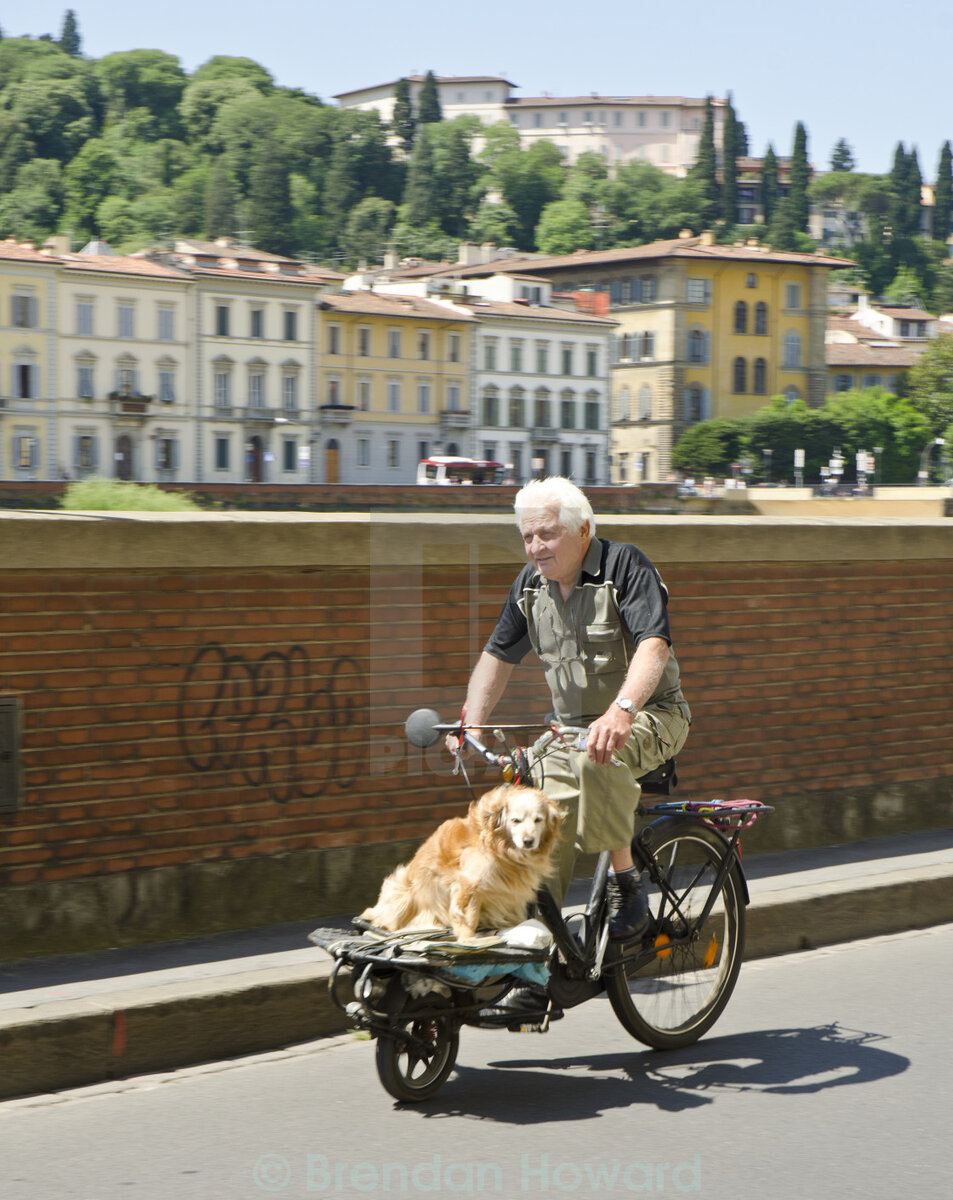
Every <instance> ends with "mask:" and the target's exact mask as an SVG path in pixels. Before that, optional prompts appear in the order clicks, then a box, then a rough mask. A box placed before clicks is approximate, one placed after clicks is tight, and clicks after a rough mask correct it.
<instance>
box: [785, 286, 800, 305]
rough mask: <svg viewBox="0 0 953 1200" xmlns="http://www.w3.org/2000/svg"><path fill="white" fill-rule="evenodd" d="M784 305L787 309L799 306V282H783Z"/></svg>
mask: <svg viewBox="0 0 953 1200" xmlns="http://www.w3.org/2000/svg"><path fill="white" fill-rule="evenodd" d="M784 306H785V308H787V309H789V310H796V309H799V308H800V307H801V285H800V284H799V283H788V284H785V286H784Z"/></svg>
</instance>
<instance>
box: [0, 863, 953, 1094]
mask: <svg viewBox="0 0 953 1200" xmlns="http://www.w3.org/2000/svg"><path fill="white" fill-rule="evenodd" d="M786 878H787V879H791V878H793V877H792V876H787V877H786ZM750 889H751V893H752V902H751V905H750V907H749V908H748V913H747V916H748V921H747V941H746V948H745V949H746V952H745V958H746V959H756V958H764V957H768V956H771V955H775V954H787V953H791V952H794V951H798V950H808V949H814V948H817V947H820V946H824V945H831V944H834V943H837V942H844V941H850V940H853V939H856V938H866V937H874V936H877V935H880V934H888V933H898V932H902V931H904V930H909V929H921V928H926V927H928V926H930V925H939V924H944V923H946V922H948V921H953V862H948V863H934V864H931V865H927V864H922V865H920V866H914V867H911V866H906V867H899V868H894V869H892V870H882V871H880V872H874V873H872V874H866V875H858V876H855V877H854V878H848V879H844V878H839V879H837V880H836V881H835V882H828V883H824V882H816V881H815V882H812V883H805V884H801V885H799V884H793V885H788V886H783V887H774V888H772V887H771V881H768V880H765V881H758V880H755V881H752V882H751V883H750ZM329 975H330V960H329V959H328V958H327V957H326V956H324V955H323V952H321V951H319V950H317V949H315V961H314V962H310V961H309V962H307V963H298V964H295V965H293V966H283V967H264V968H261V967H259V968H257V969H251V970H249V969H244V970H240V971H236V972H234V973H232V974H227V973H226V974H220V975H218V976H215V977H213V978H209V979H203V980H199V981H194V980H189V981H186V982H177V983H165V984H159V985H157V986H147V987H138V988H130V989H128V990H125V991H118V992H116V991H113V992H109V993H106V994H102V995H99V996H92V997H87V998H83V999H77V1000H69V1001H65V1000H64V1001H58V1002H53V1003H44V1004H38V1005H36V1006H35V1007H30V1008H17V1009H7V1010H4V1011H2V1012H0V1062H2V1063H3V1072H2V1077H0V1099H12V1098H14V1097H18V1096H26V1095H33V1094H37V1093H42V1092H50V1091H56V1090H60V1089H63V1088H71V1087H81V1086H84V1085H88V1084H93V1083H101V1082H104V1081H108V1080H113V1079H123V1078H126V1077H127V1076H130V1075H135V1074H140V1073H145V1072H154V1071H159V1070H168V1069H174V1068H177V1067H183V1066H187V1065H191V1064H195V1063H199V1062H205V1061H211V1060H217V1059H223V1058H234V1057H238V1056H241V1055H245V1054H254V1053H261V1052H263V1051H268V1050H277V1049H280V1048H282V1047H285V1046H288V1045H292V1044H295V1043H298V1042H305V1041H313V1040H314V1039H315V1038H318V1037H327V1036H331V1035H334V1034H340V1033H343V1032H345V1031H346V1030H347V1028H348V1025H347V1022H346V1019H345V1018H344V1015H343V1014H342V1013H341V1012H340V1011H339V1010H338V1009H337V1008H336V1007H335V1006H334V1005H333V1004H332V1003H331V1000H330V997H329V995H328V989H327V980H328V977H329Z"/></svg>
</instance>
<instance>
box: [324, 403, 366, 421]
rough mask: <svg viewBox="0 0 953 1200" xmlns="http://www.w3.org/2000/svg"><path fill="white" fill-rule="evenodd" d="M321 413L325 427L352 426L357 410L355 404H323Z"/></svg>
mask: <svg viewBox="0 0 953 1200" xmlns="http://www.w3.org/2000/svg"><path fill="white" fill-rule="evenodd" d="M319 411H320V413H321V423H322V424H323V425H350V423H351V421H352V420H353V418H354V413H355V412H356V411H357V410H356V408H355V407H354V405H353V404H322V405H321V407H320V409H319Z"/></svg>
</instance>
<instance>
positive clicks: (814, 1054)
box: [399, 1023, 910, 1125]
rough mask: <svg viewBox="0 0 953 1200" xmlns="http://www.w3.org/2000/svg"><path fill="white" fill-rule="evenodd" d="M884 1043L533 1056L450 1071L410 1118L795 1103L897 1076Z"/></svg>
mask: <svg viewBox="0 0 953 1200" xmlns="http://www.w3.org/2000/svg"><path fill="white" fill-rule="evenodd" d="M882 1040H883V1038H882V1035H880V1034H873V1033H862V1032H860V1031H857V1030H852V1029H847V1028H844V1027H843V1026H840V1025H838V1024H836V1023H834V1024H832V1025H822V1026H819V1027H817V1028H809V1029H766V1030H762V1031H760V1032H753V1033H741V1034H734V1035H732V1036H730V1037H721V1038H718V1037H715V1038H711V1039H709V1040H706V1041H704V1042H700V1043H698V1044H697V1045H694V1046H689V1047H687V1048H686V1049H684V1050H666V1051H656V1050H643V1051H641V1052H640V1051H635V1052H633V1053H630V1054H599V1055H585V1054H580V1055H573V1056H572V1057H568V1058H557V1059H550V1058H547V1057H546V1056H545V1055H543V1054H540V1055H538V1056H534V1057H523V1058H511V1059H500V1060H497V1061H496V1062H493V1063H490V1064H489V1066H490V1068H492V1069H489V1070H488V1069H485V1068H472V1067H467V1066H459V1065H458V1067H457V1069H456V1073H455V1075H454V1076H451V1078H450V1080H449V1081H448V1083H447V1084H446V1085H445V1086H444V1088H443V1089H442V1090H441V1092H440V1093H438V1094H437V1095H436V1096H434V1097H433V1098H432V1099H430V1100H428V1101H424V1102H422V1103H417V1104H414V1105H413V1106H412V1109H413V1111H416V1112H419V1113H420V1114H421V1115H423V1116H426V1117H447V1116H455V1117H461V1116H462V1117H470V1118H473V1119H475V1120H486V1121H496V1122H499V1123H501V1124H506V1125H535V1124H541V1123H543V1122H547V1121H554V1120H559V1121H567V1120H588V1119H590V1118H591V1117H592V1116H593V1114H594V1113H596V1112H606V1111H609V1110H611V1109H614V1108H628V1107H630V1106H632V1105H638V1104H642V1105H650V1106H652V1107H655V1108H657V1109H660V1110H663V1111H666V1112H679V1111H681V1110H684V1109H691V1108H701V1107H704V1106H705V1105H707V1104H714V1103H715V1101H716V1100H717V1098H718V1095H719V1093H723V1092H764V1093H767V1094H774V1095H802V1094H804V1093H810V1092H820V1091H826V1090H827V1089H829V1088H834V1087H846V1086H848V1085H852V1084H864V1083H873V1082H874V1081H876V1080H879V1079H886V1078H888V1077H890V1076H891V1075H899V1074H900V1073H901V1072H903V1071H905V1070H906V1069H907V1067H909V1065H910V1060H909V1059H908V1058H905V1057H904V1056H903V1055H900V1054H894V1053H892V1052H891V1051H889V1050H885V1049H883V1047H881V1046H877V1045H875V1044H874V1043H876V1042H879V1041H882ZM580 1071H582V1072H584V1073H583V1074H581V1075H580V1074H579V1072H580ZM560 1072H565V1074H563V1075H562V1077H561V1078H560V1077H559V1073H560ZM569 1072H572V1074H569ZM541 1084H543V1086H541ZM399 1107H402V1106H399Z"/></svg>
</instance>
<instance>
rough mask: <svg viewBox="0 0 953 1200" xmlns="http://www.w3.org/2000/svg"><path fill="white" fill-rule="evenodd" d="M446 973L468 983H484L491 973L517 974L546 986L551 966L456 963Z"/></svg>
mask: <svg viewBox="0 0 953 1200" xmlns="http://www.w3.org/2000/svg"><path fill="white" fill-rule="evenodd" d="M445 971H446V974H448V975H455V976H456V977H457V978H459V979H465V980H466V981H467V982H468V983H482V982H483V980H484V979H489V977H490V976H491V975H516V976H517V977H518V978H520V979H525V980H526V981H527V982H528V983H538V984H539V986H540V987H545V986H546V984H547V983H549V967H547V966H546V964H545V963H538V962H528V963H468V964H466V965H464V964H463V963H454V965H453V966H452V967H446V968H445Z"/></svg>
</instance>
